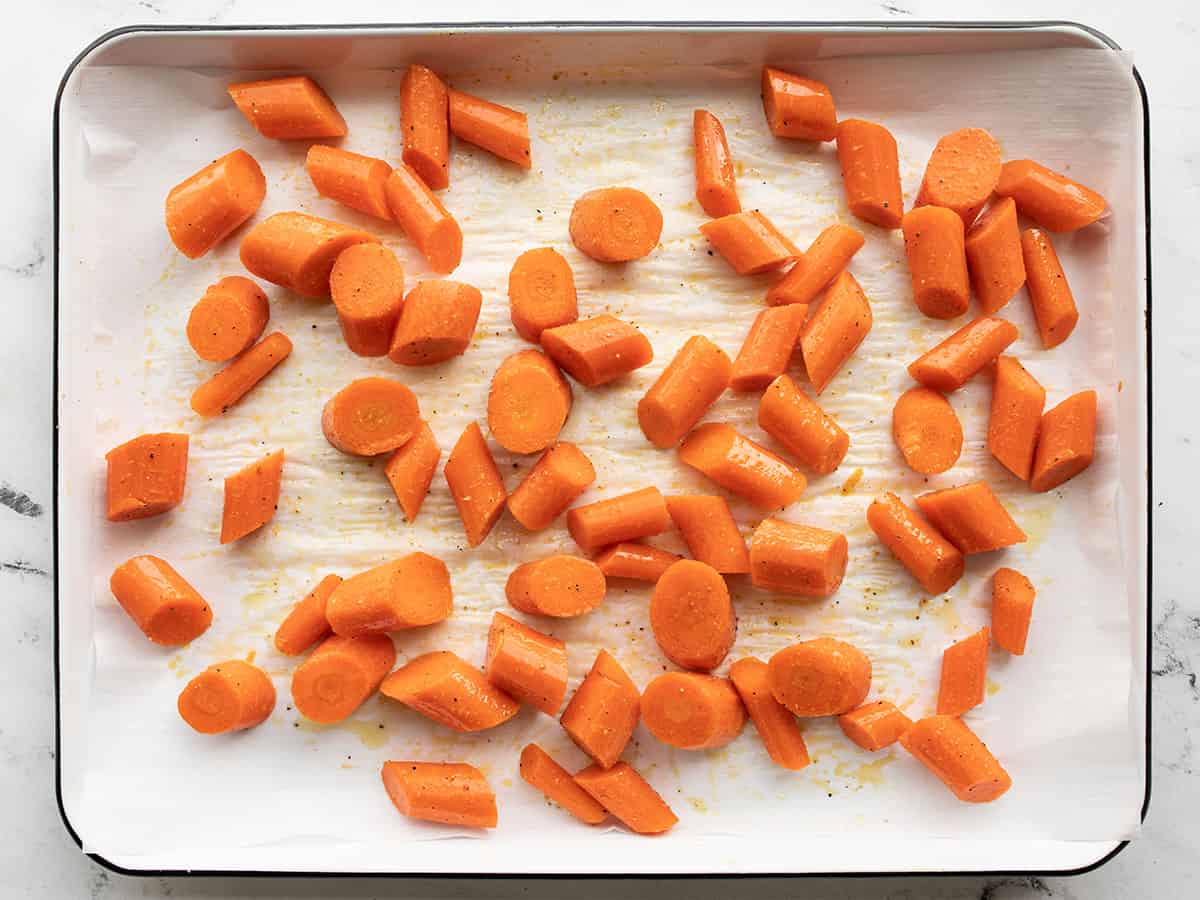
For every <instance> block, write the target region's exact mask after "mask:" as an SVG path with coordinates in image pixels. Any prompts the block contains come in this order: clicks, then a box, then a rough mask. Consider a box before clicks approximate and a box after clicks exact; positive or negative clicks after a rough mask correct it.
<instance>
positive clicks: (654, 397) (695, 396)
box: [637, 334, 733, 448]
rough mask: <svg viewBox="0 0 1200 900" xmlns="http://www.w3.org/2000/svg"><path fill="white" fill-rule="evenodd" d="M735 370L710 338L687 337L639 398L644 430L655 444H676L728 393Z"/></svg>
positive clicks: (657, 445) (643, 432) (638, 411)
mask: <svg viewBox="0 0 1200 900" xmlns="http://www.w3.org/2000/svg"><path fill="white" fill-rule="evenodd" d="M732 370H733V366H732V364H731V363H730V362H729V357H728V356H727V355H726V354H725V351H724V350H722V349H721V348H720V347H718V346H717V345H716V344H714V343H713V342H712V341H710V340H709V339H708V338H706V337H704V336H703V335H700V334H698V335H695V336H693V337H690V338H688V339H687V342H686V343H685V344H684V345H683V346H682V347H681V348H680V349H679V352H678V353H676V354H675V356H674V358H673V359H672V360H671V361H670V362H669V363H667V367H666V368H665V369H663V370H662V374H660V375H659V376H658V379H657V380H656V381H655V382H654V384H653V385H651V386H650V389H649V390H648V391H646V393H645V395H644V396H643V397H642V399H641V400H639V401H638V405H637V415H638V424H639V425H641V427H642V434H644V435H646V439H647V440H648V441H650V443H652V444H653V445H654V446H655V447H661V448H666V447H674V446H675V445H676V444H678V443H679V441H680V440H681V439H682V438H683V436H684V435H685V434H687V433H688V431H689V430H691V428H692V426H693V425H695V424H696V423H697V422H699V421H700V417H701V416H703V415H704V414H705V413H706V412H707V411H708V408H709V407H710V406H712V405H713V404H714V403H715V402H716V401H717V398H718V397H720V396H721V395H722V394H723V393H725V388H727V387H729V377H730V374H731V372H732Z"/></svg>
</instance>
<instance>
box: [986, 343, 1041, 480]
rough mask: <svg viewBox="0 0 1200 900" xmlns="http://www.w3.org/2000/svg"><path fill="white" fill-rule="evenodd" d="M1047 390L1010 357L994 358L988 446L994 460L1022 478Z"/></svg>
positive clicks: (1028, 468) (1030, 459) (1027, 470)
mask: <svg viewBox="0 0 1200 900" xmlns="http://www.w3.org/2000/svg"><path fill="white" fill-rule="evenodd" d="M1045 406H1046V389H1045V388H1044V387H1042V386H1041V385H1040V384H1039V383H1038V380H1037V379H1036V378H1034V377H1033V376H1032V375H1030V374H1029V372H1028V371H1027V370H1026V369H1025V367H1024V366H1023V365H1021V363H1020V362H1018V361H1017V359H1016V358H1015V357H1012V356H1001V357H999V358H998V359H997V360H996V377H995V380H994V381H993V382H992V409H991V414H990V415H989V417H988V431H987V446H988V450H990V451H991V454H992V456H994V457H995V458H996V461H997V462H999V463H1000V465H1002V466H1004V468H1006V469H1008V471H1010V472H1012V473H1013V474H1014V475H1016V476H1017V477H1018V478H1020V479H1021V480H1022V481H1028V480H1029V473H1030V472H1031V471H1032V470H1033V453H1034V449H1035V448H1036V447H1037V438H1038V430H1039V429H1040V428H1041V424H1042V410H1043V409H1044V408H1045Z"/></svg>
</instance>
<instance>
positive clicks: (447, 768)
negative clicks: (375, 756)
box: [381, 760, 499, 828]
mask: <svg viewBox="0 0 1200 900" xmlns="http://www.w3.org/2000/svg"><path fill="white" fill-rule="evenodd" d="M381 774H382V776H383V787H384V790H386V791H387V794H388V797H389V798H391V801H392V803H394V804H395V806H396V809H398V810H399V811H400V814H401V815H404V816H408V817H409V818H410V819H423V820H424V821H426V822H438V823H441V824H442V825H458V826H460V827H465V828H495V827H496V824H497V822H498V821H499V818H498V814H497V812H496V795H495V793H493V792H492V788H491V785H489V784H488V782H487V778H486V777H485V776H484V774H483V773H482V772H480V771H479V770H478V769H477V768H475V767H474V766H471V765H467V764H466V763H447V762H441V763H431V762H413V761H407V760H403V761H394V760H392V761H388V762H385V763H384V764H383V769H382V773H381Z"/></svg>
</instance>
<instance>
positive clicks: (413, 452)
mask: <svg viewBox="0 0 1200 900" xmlns="http://www.w3.org/2000/svg"><path fill="white" fill-rule="evenodd" d="M441 458H442V448H441V447H439V446H438V442H437V438H436V437H435V436H434V434H433V429H431V428H430V427H429V423H427V422H425V421H422V422H421V423H420V424H419V425H418V426H417V433H416V434H414V435H413V436H412V437H411V438H409V440H408V441H407V442H406V443H404V444H402V445H401V446H400V447H397V448H396V449H395V450H393V451H392V455H391V456H389V457H388V460H387V462H386V463H385V464H384V466H383V474H384V475H386V476H387V480H388V483H389V484H391V486H392V491H393V493H395V495H396V501H397V502H398V503H399V504H400V508H401V509H402V510H404V519H405V521H407V522H412V521H414V520H415V519H416V518H417V513H419V512H420V511H421V504H422V503H424V502H425V495H426V494H428V493H429V485H431V484H432V483H433V475H434V473H435V472H436V471H437V464H438V460H440V459H441Z"/></svg>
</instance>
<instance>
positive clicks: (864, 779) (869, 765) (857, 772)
mask: <svg viewBox="0 0 1200 900" xmlns="http://www.w3.org/2000/svg"><path fill="white" fill-rule="evenodd" d="M895 759H896V757H895V756H893V755H891V754H890V753H888V754H884V755H883V756H877V757H875V758H874V759H872V760H871V761H870V762H864V763H857V764H856V763H854V762H851V761H849V760H847V761H846V762H841V763H838V764H837V767H836V768H835V769H834V770H833V773H834V774H835V775H837V776H838V777H839V778H846V779H849V780H851V781H854V782H857V783H858V784H860V785H864V784H871V785H881V784H883V780H884V779H883V770H884V767H885V766H887V765H889V764H891V763H892V762H894V761H895Z"/></svg>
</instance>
